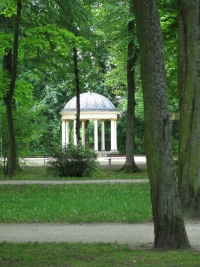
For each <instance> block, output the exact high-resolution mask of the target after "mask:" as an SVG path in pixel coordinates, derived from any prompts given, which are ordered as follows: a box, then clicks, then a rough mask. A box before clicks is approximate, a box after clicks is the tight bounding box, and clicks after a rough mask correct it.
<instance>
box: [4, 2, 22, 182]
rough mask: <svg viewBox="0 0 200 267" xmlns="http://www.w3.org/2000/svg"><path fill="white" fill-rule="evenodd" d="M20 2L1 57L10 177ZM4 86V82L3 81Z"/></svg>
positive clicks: (14, 160) (14, 162) (13, 166)
mask: <svg viewBox="0 0 200 267" xmlns="http://www.w3.org/2000/svg"><path fill="white" fill-rule="evenodd" d="M21 8H22V4H21V1H17V14H16V15H15V21H14V41H13V47H12V48H6V50H5V55H4V57H3V72H4V79H5V80H7V79H9V84H8V88H7V90H6V94H5V95H4V97H3V100H4V103H5V105H6V114H7V121H8V140H9V148H8V155H7V157H8V169H7V172H8V175H9V176H10V177H12V176H14V175H15V172H16V167H17V151H16V140H15V130H14V118H13V96H14V92H15V83H16V78H17V66H18V39H19V26H20V17H21ZM5 84H6V81H5Z"/></svg>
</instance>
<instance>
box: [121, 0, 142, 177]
mask: <svg viewBox="0 0 200 267" xmlns="http://www.w3.org/2000/svg"><path fill="white" fill-rule="evenodd" d="M130 13H131V15H132V16H133V1H131V2H130ZM134 28H135V21H134V19H132V20H130V21H129V23H128V33H129V40H130V41H129V43H128V55H127V56H128V59H127V89H128V102H127V121H126V162H125V166H123V167H122V169H121V170H123V171H125V172H137V171H139V168H138V167H137V165H136V164H135V160H134V157H133V156H134V119H135V106H136V102H135V89H136V88H135V69H136V62H137V59H138V53H139V51H138V48H137V46H136V44H135V43H136V42H135V40H134V39H135V38H134V32H135V31H134Z"/></svg>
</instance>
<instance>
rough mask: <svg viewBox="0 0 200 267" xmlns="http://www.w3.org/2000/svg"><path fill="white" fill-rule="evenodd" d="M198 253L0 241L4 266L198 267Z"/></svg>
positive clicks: (124, 246)
mask: <svg viewBox="0 0 200 267" xmlns="http://www.w3.org/2000/svg"><path fill="white" fill-rule="evenodd" d="M199 257H200V254H199V252H195V251H185V250H180V251H167V252H165V251H159V252H158V251H154V250H147V249H146V250H140V249H134V250H133V249H131V248H130V247H129V246H127V245H118V244H82V243H78V244H69V243H41V244H39V243H21V244H12V243H0V266H4V267H35V266H38V267H47V266H53V267H61V266H62V267H65V266H66V267H67V266H70V267H71V266H76V267H94V266H95V267H116V266H120V267H124V266H134V267H161V266H162V267H178V266H181V267H199V262H200V261H199Z"/></svg>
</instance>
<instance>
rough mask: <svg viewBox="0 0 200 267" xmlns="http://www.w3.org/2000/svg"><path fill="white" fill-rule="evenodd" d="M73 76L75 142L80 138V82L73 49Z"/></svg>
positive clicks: (76, 57) (75, 53)
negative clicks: (74, 89) (74, 91)
mask: <svg viewBox="0 0 200 267" xmlns="http://www.w3.org/2000/svg"><path fill="white" fill-rule="evenodd" d="M73 51H74V75H75V88H76V142H77V144H78V143H79V141H80V140H81V137H80V82H79V71H78V55H77V49H76V48H74V49H73Z"/></svg>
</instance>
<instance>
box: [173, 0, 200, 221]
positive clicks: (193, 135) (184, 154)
mask: <svg viewBox="0 0 200 267" xmlns="http://www.w3.org/2000/svg"><path fill="white" fill-rule="evenodd" d="M178 32H179V43H178V44H179V49H178V50H179V105H180V121H179V129H180V130H179V165H178V180H179V190H180V194H181V204H182V209H183V213H184V216H185V217H187V218H191V217H200V161H199V158H200V142H199V138H200V89H199V88H200V1H199V0H195V1H189V0H180V1H179V28H178Z"/></svg>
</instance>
